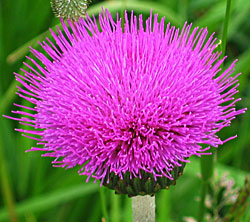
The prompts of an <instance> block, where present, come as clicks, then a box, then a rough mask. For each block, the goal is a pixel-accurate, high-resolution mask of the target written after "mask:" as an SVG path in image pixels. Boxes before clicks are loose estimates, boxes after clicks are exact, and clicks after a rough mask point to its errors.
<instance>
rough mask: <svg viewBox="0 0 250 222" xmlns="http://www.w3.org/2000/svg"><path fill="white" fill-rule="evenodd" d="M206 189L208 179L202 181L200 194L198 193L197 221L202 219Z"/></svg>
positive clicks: (200, 221)
mask: <svg viewBox="0 0 250 222" xmlns="http://www.w3.org/2000/svg"><path fill="white" fill-rule="evenodd" d="M207 190H208V181H202V185H201V195H200V209H199V216H198V221H199V222H202V221H204V214H205V200H206V194H207Z"/></svg>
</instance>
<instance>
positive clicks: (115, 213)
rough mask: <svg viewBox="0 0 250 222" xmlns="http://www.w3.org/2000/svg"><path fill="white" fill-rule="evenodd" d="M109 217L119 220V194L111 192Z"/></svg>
mask: <svg viewBox="0 0 250 222" xmlns="http://www.w3.org/2000/svg"><path fill="white" fill-rule="evenodd" d="M110 214H111V218H112V221H115V222H119V221H120V214H121V212H120V195H116V194H114V193H112V205H111V213H110Z"/></svg>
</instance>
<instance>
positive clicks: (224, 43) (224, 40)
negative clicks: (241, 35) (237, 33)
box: [221, 0, 231, 58]
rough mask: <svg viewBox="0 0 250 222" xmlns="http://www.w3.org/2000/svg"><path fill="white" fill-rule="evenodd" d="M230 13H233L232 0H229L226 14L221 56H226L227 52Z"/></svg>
mask: <svg viewBox="0 0 250 222" xmlns="http://www.w3.org/2000/svg"><path fill="white" fill-rule="evenodd" d="M230 14H231V0H227V7H226V15H225V20H224V26H223V32H222V44H221V51H222V54H221V58H224V56H225V53H226V46H227V32H228V24H229V19H230Z"/></svg>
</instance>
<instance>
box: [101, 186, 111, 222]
mask: <svg viewBox="0 0 250 222" xmlns="http://www.w3.org/2000/svg"><path fill="white" fill-rule="evenodd" d="M99 192H100V199H101V206H102V215H103V216H102V222H108V221H109V220H108V211H107V207H106V198H105V193H104V188H103V187H100V189H99Z"/></svg>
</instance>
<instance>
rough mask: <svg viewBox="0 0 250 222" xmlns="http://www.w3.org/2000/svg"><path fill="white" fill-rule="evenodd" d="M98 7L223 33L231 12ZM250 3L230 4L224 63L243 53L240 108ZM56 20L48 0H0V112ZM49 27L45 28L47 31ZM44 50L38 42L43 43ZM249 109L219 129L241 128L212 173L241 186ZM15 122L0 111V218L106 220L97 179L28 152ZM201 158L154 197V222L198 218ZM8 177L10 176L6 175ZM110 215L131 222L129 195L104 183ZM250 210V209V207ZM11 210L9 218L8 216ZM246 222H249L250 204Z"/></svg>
mask: <svg viewBox="0 0 250 222" xmlns="http://www.w3.org/2000/svg"><path fill="white" fill-rule="evenodd" d="M101 5H103V6H104V7H107V8H109V10H110V11H112V12H114V15H115V13H116V12H117V11H119V12H120V11H121V10H122V8H124V7H126V8H127V9H128V10H131V9H133V10H134V11H135V12H136V13H138V14H139V13H143V14H144V16H147V15H148V14H149V11H150V9H151V8H152V9H153V12H154V13H158V14H159V16H160V17H161V16H165V17H166V20H167V21H170V22H171V24H172V25H175V26H178V27H181V26H182V25H183V23H184V21H188V22H189V23H190V22H192V23H193V24H194V26H200V27H208V30H209V32H210V33H212V32H216V37H217V38H218V39H221V33H222V27H223V19H224V16H225V10H226V1H225V0H154V1H142V0H133V1H130V0H127V1H125V0H123V1H95V0H93V2H92V4H91V6H90V7H89V9H88V13H89V14H97V13H98V11H99V10H100V9H101ZM249 17H250V1H249V0H237V1H233V2H232V13H231V19H230V21H229V22H230V23H229V31H228V42H227V51H226V54H227V55H228V59H227V61H226V64H225V66H227V64H229V63H230V62H232V61H233V60H235V59H236V58H238V59H239V61H238V63H237V67H236V71H235V72H236V73H238V72H242V75H241V77H240V87H239V88H240V95H239V96H240V97H241V98H242V101H240V102H239V103H238V104H237V106H238V108H241V107H248V109H249V104H250V84H249V75H250V19H249ZM58 22H59V20H58V19H57V18H54V16H53V14H52V12H51V8H50V4H49V0H36V1H34V0H1V1H0V114H1V115H2V114H9V115H10V110H11V109H15V108H14V107H13V106H12V103H13V102H14V101H17V100H19V101H18V102H21V103H22V101H20V99H17V97H16V94H15V91H16V87H15V85H16V83H15V81H14V75H13V72H19V73H21V72H20V71H19V69H20V67H22V62H23V61H25V55H29V52H28V46H29V45H32V46H33V47H38V44H37V41H39V40H43V39H44V37H45V36H50V35H49V33H48V32H47V30H48V28H49V27H53V26H54V25H55V24H57V23H58ZM44 32H45V33H44ZM38 48H39V47H38ZM249 115H250V114H249V112H247V113H246V114H244V115H241V116H239V117H238V118H237V119H236V120H234V121H233V123H232V126H231V127H230V128H227V129H224V130H223V131H222V132H221V134H220V135H221V137H222V138H228V137H230V136H232V135H235V134H237V135H238V138H237V139H235V140H233V141H229V142H228V143H226V144H225V145H223V146H221V147H220V148H219V149H218V152H217V154H218V158H217V159H218V161H217V163H216V167H215V171H216V174H217V175H218V176H217V178H220V177H221V175H222V174H223V173H225V172H228V174H229V176H228V177H229V178H234V180H235V182H236V185H237V186H242V185H243V182H244V177H245V176H246V175H247V174H249V169H250V165H249V158H250V149H249V143H250V136H249V135H250V134H249V133H250V129H249V123H250V120H249V117H250V116H249ZM14 128H18V123H16V122H14V121H11V120H8V119H4V118H2V117H0V180H1V181H0V182H1V183H0V186H1V190H0V221H10V220H11V221H26V222H37V221H42V222H56V221H58V222H64V221H65V222H66V221H70V222H74V221H87V222H88V221H89V222H96V221H101V217H102V214H103V213H102V206H101V198H100V195H99V191H98V190H99V185H98V184H94V183H92V181H91V182H89V183H88V184H87V183H85V179H86V178H85V177H84V176H79V175H78V174H77V173H76V169H72V170H71V169H69V170H64V169H61V168H60V169H59V168H52V167H51V163H50V162H51V159H49V158H41V157H40V154H41V153H39V152H30V153H25V150H27V149H29V148H30V147H31V146H32V144H33V141H31V140H30V139H27V138H24V137H22V136H21V134H20V133H17V132H15V131H14V130H13V129H14ZM199 172H200V166H199V158H195V157H193V158H191V163H190V164H188V166H187V167H186V168H185V172H184V176H182V177H181V178H180V179H179V180H178V181H177V185H176V186H175V187H171V188H170V190H169V191H161V192H160V193H158V194H157V195H156V199H157V221H159V222H166V221H173V222H174V221H183V217H184V216H193V217H196V216H197V214H198V201H197V197H198V196H199V192H200V184H201V181H200V179H199V177H198V174H199ZM6 178H7V179H6ZM102 189H103V191H104V194H105V197H106V206H107V211H108V214H109V217H110V218H111V219H110V221H114V222H119V221H124V222H127V221H131V203H130V202H131V199H129V198H127V197H123V196H117V195H116V196H115V195H114V194H113V192H112V191H110V190H107V189H106V188H102ZM248 209H249V208H248ZM9 215H11V217H10V216H9ZM242 221H250V210H248V211H247V213H246V214H245V215H244V218H243V219H242Z"/></svg>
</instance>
